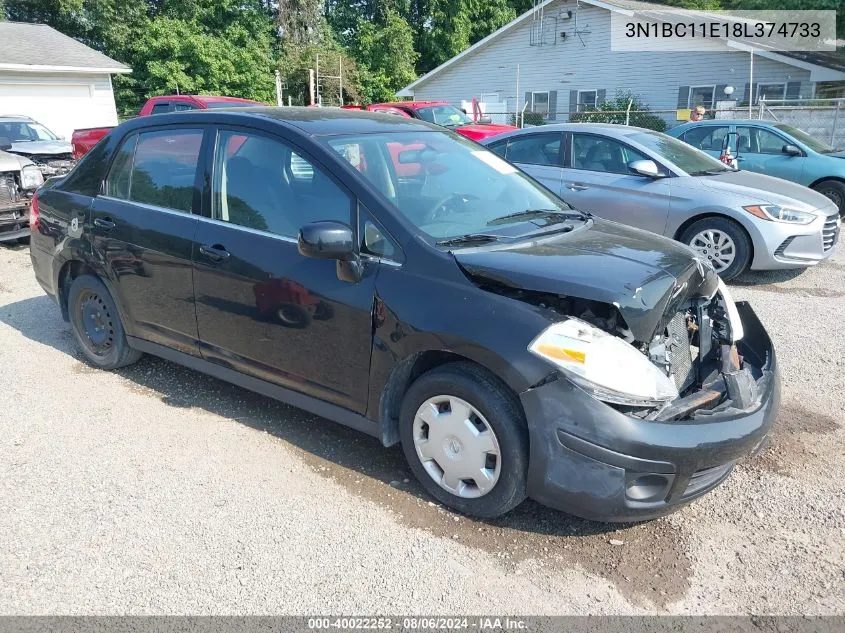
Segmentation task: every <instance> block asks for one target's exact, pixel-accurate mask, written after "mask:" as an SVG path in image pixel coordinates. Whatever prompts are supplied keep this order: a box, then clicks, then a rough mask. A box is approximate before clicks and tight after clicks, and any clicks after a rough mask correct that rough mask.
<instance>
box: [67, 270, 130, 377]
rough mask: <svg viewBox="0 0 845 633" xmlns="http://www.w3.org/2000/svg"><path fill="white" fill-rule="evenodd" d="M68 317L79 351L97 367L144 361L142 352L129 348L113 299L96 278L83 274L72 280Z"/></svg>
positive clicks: (110, 367)
mask: <svg viewBox="0 0 845 633" xmlns="http://www.w3.org/2000/svg"><path fill="white" fill-rule="evenodd" d="M68 314H69V316H70V325H71V329H72V330H73V336H74V338H75V339H76V343H77V345H78V346H79V349H80V350H81V351H82V353H83V355H84V356H85V358H86V360H87V361H88V362H89V363H91V364H92V365H94V366H95V367H98V368H100V369H117V368H118V367H124V366H125V365H131V364H132V363H134V362H136V361H137V360H138V359H139V358H141V352H139V351H137V350H134V349H132V348H131V347H129V343H127V341H126V333H125V331H124V329H123V323H121V321H120V315H119V314H118V311H117V306H116V305H115V303H114V299H112V296H111V294H109V291H108V289H107V288H106V287H105V285H104V284H103V282H102V281H100V280H99V279H97V278H96V277H94V276H92V275H80V276H79V277H77V278H76V279H74V280H73V282H72V283H71V285H70V290H69V292H68Z"/></svg>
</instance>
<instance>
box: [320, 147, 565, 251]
mask: <svg viewBox="0 0 845 633" xmlns="http://www.w3.org/2000/svg"><path fill="white" fill-rule="evenodd" d="M328 144H329V145H330V146H331V147H332V149H334V150H335V151H336V152H338V153H339V154H340V155H342V156H343V157H344V158H345V159H346V160H347V161H348V162H349V163H350V164H351V165H352V166H353V167H354V168H355V169H356V170H357V171H358V172H360V174H361V176H363V177H364V178H365V179H366V180H368V181H369V182H370V183H372V184H373V185H374V186H375V187H376V188H377V189H378V190H379V191H381V193H383V194H384V196H385V197H386V198H387V199H388V200H390V201H391V202H392V203H393V204H394V206H395V207H396V208H397V209H398V210H399V211H400V212H401V213H402V214H403V215H404V216H405V217H406V218H408V220H410V221H411V222H412V223H413V224H414V225H415V226H416V227H417V228H419V229H420V230H421V231H422V232H424V233H425V234H427V235H428V236H429V237H432V238H434V239H437V240H442V239H443V238H453V237H457V236H467V235H469V234H473V235H475V236H476V237H477V236H478V235H479V234H482V233H483V234H484V236H485V237H491V236H493V237H495V236H504V235H512V236H516V235H517V234H519V235H523V234H526V233H529V232H538V231H540V230H543V227H545V226H547V225H549V224H556V223H560V222H564V221H570V220H573V219H580V218H581V216H580V215H579V214H578V213H573V211H572V208H571V207H570V206H569V205H567V204H566V203H565V202H564V201H563V200H561V199H560V198H557V197H556V196H555V195H554V194H552V193H551V192H550V191H548V190H546V189H544V188H543V187H542V186H540V185H538V184H537V183H535V182H534V181H533V180H531V179H530V178H529V177H528V176H526V175H525V174H523V173H522V172H521V171H519V170H518V169H516V168H515V167H514V166H513V165H511V164H510V163H508V162H506V161H504V160H502V159H501V158H500V157H499V156H497V155H496V154H494V153H493V152H491V151H489V150H487V149H484V148H483V147H480V146H479V145H476V144H475V143H473V142H472V141H469V140H467V139H464V138H463V137H460V136H457V135H454V134H451V133H448V132H434V131H428V130H422V131H420V132H397V133H385V134H364V135H360V136H340V137H331V138H329V139H328ZM517 225H521V226H517Z"/></svg>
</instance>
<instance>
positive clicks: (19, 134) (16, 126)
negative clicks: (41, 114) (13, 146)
mask: <svg viewBox="0 0 845 633" xmlns="http://www.w3.org/2000/svg"><path fill="white" fill-rule="evenodd" d="M0 136H5V137H6V138H7V139H9V140H10V141H11V142H12V143H25V142H27V141H57V140H58V139H59V137H58V136H56V135H55V134H53V133H52V132H51V131H50V130H48V129H47V128H46V127H44V126H43V125H41V124H40V123H27V122H24V121H0Z"/></svg>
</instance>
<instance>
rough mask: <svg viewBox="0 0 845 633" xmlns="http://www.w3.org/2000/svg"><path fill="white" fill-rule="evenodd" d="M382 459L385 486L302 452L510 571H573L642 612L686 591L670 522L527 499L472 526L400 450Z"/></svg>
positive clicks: (380, 477)
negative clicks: (595, 579)
mask: <svg viewBox="0 0 845 633" xmlns="http://www.w3.org/2000/svg"><path fill="white" fill-rule="evenodd" d="M373 444H375V443H373ZM353 450H357V449H353ZM371 450H372V453H370V452H369V451H368V452H367V455H366V458H365V457H364V456H363V455H362V456H361V457H362V462H366V461H370V462H373V461H375V463H376V464H384V463H386V462H387V459H385V460H382V459H381V456H378V455H376V451H378V450H379V446H378V445H373V446H372V449H371ZM381 450H382V451H384V449H381ZM385 452H387V453H392V454H393V455H392V456H391V457H390V458H389V460H390V461H391V462H392V463H393V467H392V468H393V472H394V473H395V475H396V477H397V478H396V479H392V480H388V481H384V474H385V471H384V469H378V468H374V469H372V470H371V471H370V472H367V471H366V469H365V470H364V472H361V470H358V471H356V470H351V469H348V468H345V467H342V466H340V465H338V464H336V463H333V462H331V461H329V460H326V459H323V458H321V457H319V456H318V455H315V454H313V453H310V452H306V451H299V453H300V456H301V458H302V460H303V461H304V462H305V463H306V464H308V465H309V466H311V468H313V469H314V471H315V472H317V473H318V474H320V475H322V476H325V477H328V478H329V479H331V480H332V481H334V482H336V483H339V484H341V485H343V486H344V487H346V488H347V489H349V490H351V491H352V492H353V493H355V494H356V495H359V496H361V497H364V498H366V499H369V500H370V501H374V502H376V503H377V504H379V505H380V506H382V507H383V508H385V509H387V510H389V511H390V512H392V513H393V514H394V515H396V519H397V520H398V521H400V522H401V523H402V524H404V525H407V526H409V527H415V528H420V529H423V530H426V531H427V532H430V533H431V534H434V535H435V536H438V537H441V538H448V539H453V540H455V541H457V542H459V543H463V544H464V545H467V546H469V547H473V548H476V549H479V550H482V551H484V552H487V553H488V554H492V555H493V556H494V557H496V558H497V559H498V560H499V562H500V564H502V565H503V566H505V567H507V568H509V569H510V570H515V569H517V568H518V565H519V563H522V562H523V561H531V562H532V564H533V565H535V566H537V567H540V568H548V569H551V570H562V569H571V568H572V567H573V566H578V567H580V568H581V569H583V570H584V571H586V572H588V573H590V574H593V575H596V576H599V577H601V578H604V579H606V580H608V581H609V582H611V583H613V584H614V585H615V586H616V588H617V589H618V590H619V591H620V593H622V594H623V595H624V596H625V597H626V598H628V599H629V600H631V601H632V602H634V603H638V604H640V605H642V606H646V607H648V606H651V605H656V606H658V607H665V606H666V605H667V604H668V603H670V602H673V601H675V600H678V599H680V598H681V597H682V596H683V595H684V593H685V592H686V591H687V589H688V588H689V576H690V565H691V563H690V560H689V558H688V557H687V554H686V551H687V544H688V540H687V537H686V534H685V533H684V532H683V531H682V530H681V529H680V528H678V527H676V526H673V525H672V524H670V523H669V522H666V521H661V520H657V521H651V522H648V523H640V524H635V525H620V526H614V525H608V524H603V523H595V522H592V521H585V520H583V519H578V518H576V517H573V516H570V515H567V514H564V513H562V512H557V511H555V510H551V509H549V508H546V507H543V506H541V505H539V504H537V503H534V502H533V501H530V500H529V501H526V502H525V503H524V504H522V505H521V506H520V507H519V508H517V509H516V510H514V511H513V512H511V513H510V514H509V515H507V516H506V517H504V518H502V519H498V520H495V521H480V520H475V519H470V518H467V517H465V516H463V515H459V514H455V513H453V512H451V511H450V510H448V509H446V508H444V507H443V506H441V505H439V504H437V503H435V502H433V501H431V500H430V497H428V496H427V495H426V494H425V492H424V491H423V489H422V487H421V486H420V485H419V484H418V483H417V482H416V481H415V480H414V479H413V476H412V475H411V473H410V471H409V470H407V469H406V467H405V465H404V461H403V459H402V456H401V451H399V450H398V449H391V450H390V451H385ZM373 471H375V472H373ZM379 471H380V472H379ZM611 541H612V542H611Z"/></svg>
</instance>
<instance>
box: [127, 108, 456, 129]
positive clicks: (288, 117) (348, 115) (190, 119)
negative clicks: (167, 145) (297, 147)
mask: <svg viewBox="0 0 845 633" xmlns="http://www.w3.org/2000/svg"><path fill="white" fill-rule="evenodd" d="M208 117H220V118H221V120H224V121H225V122H227V123H238V122H244V123H246V122H249V121H252V122H257V121H268V122H269V121H274V122H278V123H281V124H283V125H285V126H286V127H291V128H297V129H298V130H299V131H301V132H304V133H305V134H308V135H313V136H332V135H340V134H343V135H347V134H375V133H381V132H423V131H432V132H445V130H444V128H442V127H440V126H438V125H434V124H433V123H427V122H426V121H421V120H418V119H406V118H404V117H398V116H393V117H389V116H385V115H384V114H379V113H378V112H367V111H364V110H343V109H341V108H308V107H298V106H293V107H290V106H287V107H271V106H254V107H253V106H247V107H239V108H215V109H213V110H191V111H186V112H176V113H168V114H157V115H156V116H155V117H154V118H153V117H138V118H136V119H130V120H129V121H127V122H126V123H124V125H126V126H127V127H130V128H136V127H137V128H139V129H141V128H144V127H148V126H152V125H160V124H162V123H196V122H197V121H202V120H205V119H207V118H208Z"/></svg>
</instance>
